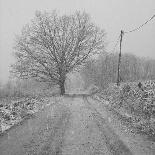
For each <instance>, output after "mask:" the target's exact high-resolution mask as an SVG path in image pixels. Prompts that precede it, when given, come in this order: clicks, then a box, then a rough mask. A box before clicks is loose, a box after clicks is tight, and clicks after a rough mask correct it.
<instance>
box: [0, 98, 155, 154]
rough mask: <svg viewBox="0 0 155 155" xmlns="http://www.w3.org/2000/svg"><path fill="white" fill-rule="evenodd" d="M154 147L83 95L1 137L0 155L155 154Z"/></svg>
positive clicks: (64, 101)
mask: <svg viewBox="0 0 155 155" xmlns="http://www.w3.org/2000/svg"><path fill="white" fill-rule="evenodd" d="M148 145H149V147H148ZM151 146H152V148H151ZM153 147H154V145H153V144H152V145H151V143H149V142H148V143H147V142H145V143H144V142H143V141H142V140H140V139H137V137H132V136H131V135H130V134H128V133H126V132H125V129H124V128H122V126H121V125H120V124H119V120H117V118H115V117H114V115H113V114H112V113H110V112H108V110H107V109H106V107H104V106H103V105H102V104H101V103H100V102H97V101H95V100H93V99H92V98H91V97H86V96H85V97H84V96H83V95H78V96H76V95H73V96H68V97H64V98H61V99H60V101H59V103H58V104H57V105H55V106H54V107H53V106H49V107H46V108H45V109H44V111H42V112H40V113H38V114H37V116H36V117H35V118H33V119H31V120H28V121H27V122H26V123H24V124H23V125H20V126H18V127H16V128H14V129H12V130H10V131H9V133H8V134H7V135H4V136H3V137H0V155H51V154H52V155H104V154H105V155H132V154H135V155H154V154H155V148H153Z"/></svg>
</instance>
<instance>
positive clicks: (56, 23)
mask: <svg viewBox="0 0 155 155" xmlns="http://www.w3.org/2000/svg"><path fill="white" fill-rule="evenodd" d="M104 37H105V33H104V31H103V30H101V29H100V28H98V27H97V26H95V24H94V23H93V22H92V21H91V19H90V16H89V15H88V14H86V13H84V12H82V13H80V12H76V13H74V14H73V15H63V16H59V15H58V14H57V13H56V11H53V12H52V13H47V12H40V11H37V12H36V14H35V18H34V19H33V20H32V21H31V22H30V23H29V24H27V25H26V26H25V27H24V28H23V30H22V32H21V34H20V35H18V36H17V39H16V44H15V57H16V60H17V61H16V63H15V64H14V65H13V66H12V68H13V69H12V72H14V73H15V74H16V75H17V76H18V77H20V78H35V79H36V80H38V81H41V82H48V83H52V84H57V85H59V86H60V90H61V94H62V95H63V94H64V93H65V88H64V82H65V79H66V75H67V73H69V72H71V71H72V70H73V69H75V68H77V67H78V66H80V65H82V64H83V63H85V62H86V60H87V59H88V58H89V57H90V56H92V55H94V54H97V53H99V52H100V51H103V48H104V45H105V42H104Z"/></svg>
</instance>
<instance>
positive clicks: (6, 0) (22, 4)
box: [0, 0, 155, 82]
mask: <svg viewBox="0 0 155 155" xmlns="http://www.w3.org/2000/svg"><path fill="white" fill-rule="evenodd" d="M54 9H56V10H57V11H58V13H61V14H64V13H67V14H68V13H72V12H74V11H75V10H85V11H86V12H87V13H89V14H90V15H91V17H92V20H93V21H94V22H95V23H96V25H98V26H100V27H101V28H102V29H104V30H105V31H106V33H107V41H108V42H109V45H108V50H112V48H113V46H114V44H115V42H116V39H117V37H118V35H119V33H120V30H121V29H123V30H125V31H128V30H130V29H133V28H135V27H137V26H139V25H141V24H142V23H144V22H145V21H146V20H147V19H148V18H150V17H151V16H152V15H154V14H155V0H0V80H1V81H3V82H5V81H6V80H7V79H8V76H9V65H10V64H11V63H12V62H13V61H14V59H13V56H12V54H11V53H12V51H13V49H12V47H13V43H14V38H15V34H19V33H20V31H21V29H22V27H23V26H24V25H25V24H27V23H28V22H29V21H30V20H31V19H32V18H33V17H34V13H35V11H36V10H42V11H44V10H46V11H52V10H54ZM122 50H123V52H130V53H134V54H136V55H138V56H146V57H151V58H155V19H154V20H152V22H150V23H149V24H147V25H146V26H145V27H143V28H142V29H141V30H139V31H137V32H134V33H130V34H128V35H125V36H124V40H123V49H122Z"/></svg>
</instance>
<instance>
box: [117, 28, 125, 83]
mask: <svg viewBox="0 0 155 155" xmlns="http://www.w3.org/2000/svg"><path fill="white" fill-rule="evenodd" d="M123 35H124V31H123V30H121V35H120V36H121V37H120V52H119V58H118V71H117V73H118V74H117V86H119V85H120V65H121V50H122V39H123Z"/></svg>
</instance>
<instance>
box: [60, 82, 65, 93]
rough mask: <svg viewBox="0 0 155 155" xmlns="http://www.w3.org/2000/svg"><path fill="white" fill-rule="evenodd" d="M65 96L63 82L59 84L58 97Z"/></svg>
mask: <svg viewBox="0 0 155 155" xmlns="http://www.w3.org/2000/svg"><path fill="white" fill-rule="evenodd" d="M64 94H65V81H62V82H60V95H64Z"/></svg>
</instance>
